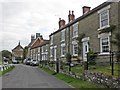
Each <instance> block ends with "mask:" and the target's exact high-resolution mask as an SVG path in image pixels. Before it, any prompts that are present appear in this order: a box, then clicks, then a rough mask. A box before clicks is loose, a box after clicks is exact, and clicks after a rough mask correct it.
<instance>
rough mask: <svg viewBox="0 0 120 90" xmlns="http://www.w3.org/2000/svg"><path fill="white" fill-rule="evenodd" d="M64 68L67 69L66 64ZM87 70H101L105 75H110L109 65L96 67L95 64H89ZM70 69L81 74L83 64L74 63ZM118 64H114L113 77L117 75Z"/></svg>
mask: <svg viewBox="0 0 120 90" xmlns="http://www.w3.org/2000/svg"><path fill="white" fill-rule="evenodd" d="M64 70H67V71H68V66H64ZM89 70H91V71H93V72H101V73H104V74H105V75H111V72H112V71H111V70H112V68H111V66H101V67H98V66H97V65H89ZM71 71H72V72H74V73H77V74H79V75H81V74H82V73H83V72H84V66H83V65H80V64H79V65H76V66H74V67H71ZM118 71H119V70H118V65H117V64H114V75H113V76H115V77H117V76H118Z"/></svg>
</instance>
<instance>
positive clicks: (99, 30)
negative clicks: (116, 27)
mask: <svg viewBox="0 0 120 90" xmlns="http://www.w3.org/2000/svg"><path fill="white" fill-rule="evenodd" d="M108 27H110V25H106V26H104V27H100V28H99V29H98V31H100V30H102V29H105V28H108Z"/></svg>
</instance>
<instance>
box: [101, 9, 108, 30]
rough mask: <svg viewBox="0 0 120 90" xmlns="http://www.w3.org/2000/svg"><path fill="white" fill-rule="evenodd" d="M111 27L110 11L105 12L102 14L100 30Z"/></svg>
mask: <svg viewBox="0 0 120 90" xmlns="http://www.w3.org/2000/svg"><path fill="white" fill-rule="evenodd" d="M108 25H109V10H104V11H102V12H101V13H100V28H104V27H108Z"/></svg>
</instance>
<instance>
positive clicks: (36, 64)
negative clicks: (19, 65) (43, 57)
mask: <svg viewBox="0 0 120 90" xmlns="http://www.w3.org/2000/svg"><path fill="white" fill-rule="evenodd" d="M30 65H31V66H38V65H39V61H38V60H35V59H33V60H32V61H31V62H30Z"/></svg>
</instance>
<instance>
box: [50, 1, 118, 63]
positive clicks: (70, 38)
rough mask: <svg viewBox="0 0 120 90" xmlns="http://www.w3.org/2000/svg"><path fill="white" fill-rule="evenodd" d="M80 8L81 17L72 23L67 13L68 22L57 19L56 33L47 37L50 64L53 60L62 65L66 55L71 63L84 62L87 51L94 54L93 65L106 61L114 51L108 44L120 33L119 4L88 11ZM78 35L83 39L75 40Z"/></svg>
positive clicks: (111, 45) (111, 44) (101, 6)
mask: <svg viewBox="0 0 120 90" xmlns="http://www.w3.org/2000/svg"><path fill="white" fill-rule="evenodd" d="M82 8H83V15H82V16H80V17H78V18H76V19H75V15H74V12H73V11H72V13H71V11H69V15H68V21H69V22H68V23H67V24H65V20H63V19H62V20H61V19H60V20H59V29H58V30H56V31H55V32H53V33H51V35H49V37H50V60H51V61H56V58H58V59H59V60H61V61H65V54H66V53H67V52H69V53H70V54H71V55H72V61H73V62H75V61H86V60H87V55H86V53H87V52H89V50H91V51H92V52H97V53H98V56H97V57H99V58H98V59H97V61H106V60H109V59H108V58H109V57H107V56H109V54H110V51H116V50H117V48H116V46H115V45H114V44H113V43H111V41H112V40H114V36H115V33H120V2H104V3H103V4H101V5H99V6H97V7H96V8H94V9H92V10H90V7H88V6H84V7H82ZM112 28H114V31H111V29H112ZM80 35H84V37H82V38H81V39H79V40H78V37H81V36H80ZM79 43H81V46H79V45H80V44H79ZM78 47H80V49H81V51H79V50H78ZM78 52H80V53H81V54H80V55H79V53H78Z"/></svg>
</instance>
